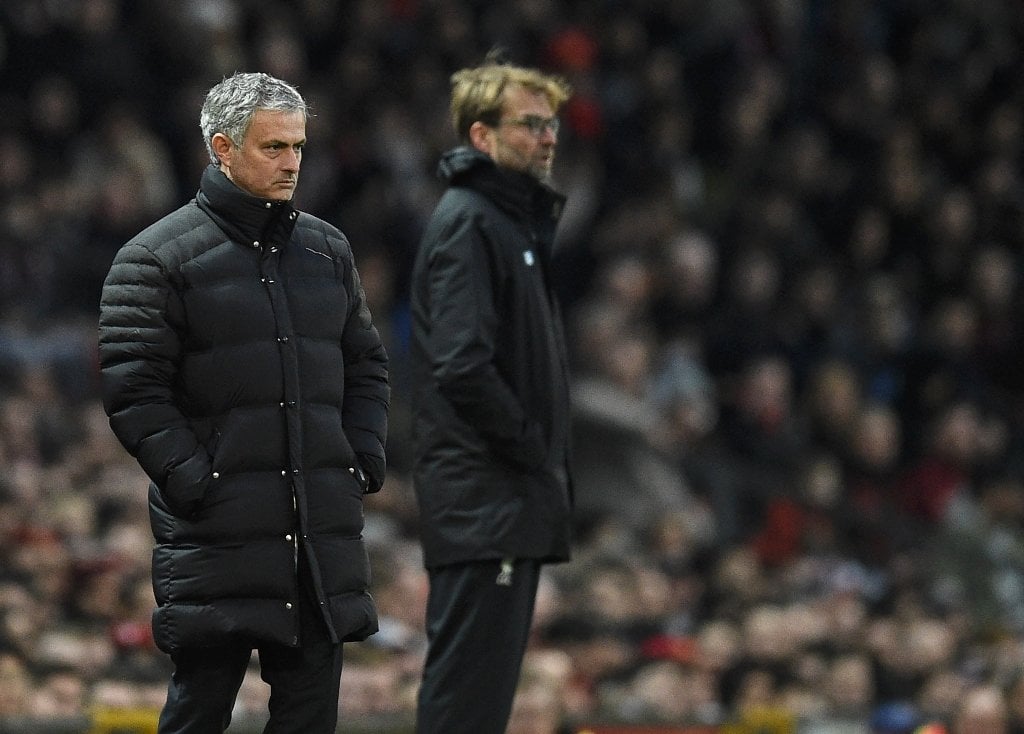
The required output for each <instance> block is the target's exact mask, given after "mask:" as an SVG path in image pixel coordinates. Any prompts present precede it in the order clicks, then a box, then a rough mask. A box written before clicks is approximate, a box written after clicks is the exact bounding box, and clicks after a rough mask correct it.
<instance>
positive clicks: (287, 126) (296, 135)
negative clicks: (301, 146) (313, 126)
mask: <svg viewBox="0 0 1024 734" xmlns="http://www.w3.org/2000/svg"><path fill="white" fill-rule="evenodd" d="M246 137H247V138H251V139H252V140H254V141H258V140H279V141H281V142H284V143H300V142H302V141H303V140H305V139H306V116H305V115H304V114H303V113H302V112H300V111H297V110H296V111H284V110H256V111H255V112H254V113H253V115H252V120H250V121H249V129H248V130H247V131H246Z"/></svg>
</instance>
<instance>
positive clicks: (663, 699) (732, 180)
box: [0, 0, 1024, 734]
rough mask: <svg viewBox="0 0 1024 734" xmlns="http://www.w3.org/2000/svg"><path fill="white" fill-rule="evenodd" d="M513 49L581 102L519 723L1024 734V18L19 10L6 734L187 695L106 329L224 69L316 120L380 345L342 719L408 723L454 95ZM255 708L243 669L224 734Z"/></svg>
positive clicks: (319, 154) (364, 6)
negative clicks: (573, 465) (493, 52)
mask: <svg viewBox="0 0 1024 734" xmlns="http://www.w3.org/2000/svg"><path fill="white" fill-rule="evenodd" d="M494 45H502V46H504V47H505V48H506V49H507V51H508V52H509V55H510V56H511V58H512V59H514V60H515V61H517V62H520V63H524V64H528V65H536V66H540V67H543V68H545V69H547V70H551V71H556V72H558V73H561V74H564V75H565V76H566V77H567V78H568V79H569V80H570V81H571V82H572V84H573V85H574V87H575V89H576V95H575V97H574V99H573V100H572V102H571V104H570V105H569V106H568V108H567V109H566V110H565V114H564V122H565V124H564V126H563V131H564V132H563V133H562V135H561V141H560V149H559V159H558V161H557V162H556V183H557V186H558V187H559V188H560V189H561V190H563V191H565V192H566V193H567V194H568V195H569V196H570V206H569V208H568V209H567V212H566V217H565V220H564V221H563V226H562V230H561V234H560V242H559V252H558V260H557V267H556V277H557V281H558V288H559V293H560V295H561V297H562V298H563V300H564V303H565V306H566V313H567V314H568V319H569V321H568V327H569V331H570V335H571V336H570V338H571V347H572V351H573V355H572V356H573V362H574V365H573V367H574V375H575V395H574V399H575V402H576V409H577V418H578V420H577V428H576V437H575V448H576V459H577V462H578V464H579V467H580V480H581V481H580V483H579V486H578V488H577V495H578V497H579V504H580V508H579V515H578V540H577V552H576V557H575V559H574V561H573V562H572V563H570V564H567V565H565V566H561V567H558V568H555V569H551V573H550V574H548V576H547V577H546V578H545V581H544V584H543V586H542V593H541V597H540V604H539V608H538V616H537V625H536V627H537V629H536V636H535V640H534V642H533V643H532V644H531V649H530V651H529V653H528V656H527V660H526V666H525V670H524V680H523V686H522V691H521V695H520V697H519V699H518V701H517V709H516V715H515V717H514V721H513V730H510V731H515V732H517V733H518V734H523V733H524V732H526V733H529V734H549V733H551V732H556V731H570V730H571V731H575V730H577V729H582V728H583V727H584V725H588V724H593V725H595V726H596V724H597V723H600V722H605V723H607V722H621V723H623V724H635V725H641V724H647V725H654V724H661V725H666V726H668V725H671V726H675V727H679V726H682V725H683V724H686V725H688V726H694V727H698V726H705V727H708V728H709V730H710V728H711V727H715V729H714V730H721V731H723V732H724V731H742V730H747V731H752V730H755V729H756V728H757V727H758V726H762V727H770V728H772V730H775V731H780V732H781V731H797V730H799V731H800V732H807V733H809V734H811V733H813V734H824V733H825V732H828V733H829V734H837V733H839V732H854V733H860V732H868V731H878V732H901V731H910V730H911V728H913V727H916V726H919V725H922V724H925V723H927V722H941V723H946V724H950V725H952V722H953V721H954V719H955V718H956V717H957V716H958V715H960V710H961V709H963V708H965V706H966V707H968V708H971V707H973V708H977V709H985V708H986V707H987V708H991V707H993V706H996V707H1005V709H1006V717H1007V728H1006V731H1009V732H1021V731H1024V685H1022V684H1021V683H1020V682H1019V681H1020V679H1021V676H1020V671H1021V669H1022V666H1024V644H1022V635H1024V543H1022V537H1021V523H1022V520H1024V492H1022V469H1024V463H1022V457H1024V454H1022V440H1024V433H1022V423H1021V417H1022V407H1024V402H1022V397H1024V392H1022V389H1024V381H1022V371H1021V369H1020V364H1021V353H1022V348H1021V344H1022V343H1021V326H1022V324H1021V317H1020V315H1019V314H1020V313H1021V311H1020V305H1021V304H1020V302H1021V295H1022V291H1021V284H1020V278H1021V258H1022V255H1024V250H1022V246H1024V229H1022V222H1024V219H1022V206H1024V188H1022V178H1021V163H1022V160H1021V154H1022V146H1024V117H1022V102H1024V76H1022V74H1021V70H1022V68H1024V5H1022V4H1021V3H1020V2H1018V1H1017V0H992V1H991V2H983V3H976V2H969V1H968V0H875V1H872V0H649V1H647V2H643V1H641V0H577V1H575V2H574V1H571V0H565V1H562V2H547V1H545V0H515V1H512V2H498V3H494V2H484V1H482V0H481V1H472V0H464V1H458V0H359V1H352V2H343V1H342V2H331V1H329V0H293V1H285V0H258V1H257V0H149V1H147V2H144V3H136V2H129V1H128V0H124V1H118V0H61V1H60V2H57V1H54V0H4V2H3V4H2V6H0V731H4V732H6V731H23V732H31V731H38V732H49V733H53V732H57V731H69V732H83V731H92V732H95V734H100V732H113V731H138V732H142V731H145V730H146V728H145V727H147V726H149V725H150V724H149V723H148V722H151V720H152V714H151V713H149V712H150V711H151V709H152V708H153V707H155V706H158V705H159V703H160V702H161V701H162V695H163V680H164V676H165V675H166V673H167V669H166V662H165V660H164V659H163V657H162V656H160V655H159V654H158V653H156V652H155V651H154V650H153V649H152V644H151V641H150V638H149V633H148V618H149V607H150V605H151V591H150V589H149V575H148V572H149V568H148V563H149V546H150V538H149V531H148V526H147V524H146V517H145V507H144V504H143V501H144V486H145V479H144V477H142V476H141V474H140V472H139V470H138V469H137V468H136V467H135V466H134V464H133V462H132V461H131V460H129V459H128V458H127V457H126V456H125V455H124V454H123V452H121V450H120V449H119V447H118V446H117V445H116V443H115V442H114V441H113V438H112V436H111V435H110V433H109V430H108V428H107V426H106V421H105V418H104V417H103V415H102V410H101V408H100V406H99V404H98V400H97V382H96V368H95V344H94V342H95V318H96V306H97V301H98V292H99V286H100V283H101V281H102V278H103V275H104V274H105V272H106V269H107V267H108V265H109V262H110V260H111V258H112V256H113V253H114V252H115V250H116V248H117V247H118V246H119V245H120V244H121V243H123V242H124V241H125V240H126V239H127V238H128V237H130V236H131V235H132V234H134V233H135V232H137V231H138V230H139V229H141V228H142V227H143V226H145V225H146V224H148V223H149V222H151V221H152V220H154V219H156V218H157V217H159V216H161V215H162V214H164V213H166V212H167V211H169V210H171V209H172V208H174V207H176V206H178V205H179V204H180V203H182V202H184V201H185V200H187V199H188V198H189V197H191V196H192V195H193V193H194V191H195V188H196V186H197V181H198V176H199V172H200V170H201V168H202V166H203V165H205V152H204V148H203V144H202V141H201V139H200V135H199V130H198V124H197V116H198V109H199V106H200V104H201V100H202V96H203V94H204V93H205V91H206V90H207V89H208V88H209V87H210V86H211V85H212V84H213V83H215V82H217V81H218V80H219V79H220V78H222V77H223V76H224V75H227V74H230V73H232V72H233V71H236V70H263V71H266V72H268V73H271V74H274V75H277V76H280V77H282V78H284V79H287V80H289V81H291V82H293V83H295V84H296V85H297V86H298V87H299V88H300V90H301V91H302V92H303V94H304V95H305V96H306V98H307V99H308V100H309V101H310V102H311V104H312V106H313V108H314V113H315V116H314V117H313V118H312V119H311V120H310V124H309V128H308V132H309V140H310V142H309V145H308V147H307V149H306V151H307V155H306V160H305V161H304V164H303V171H302V180H301V183H300V186H299V194H298V204H299V206H300V207H301V208H303V209H305V210H307V211H310V212H312V213H314V214H316V215H318V216H321V217H323V218H325V219H327V220H329V221H331V222H333V223H335V224H337V225H338V226H339V227H341V228H342V229H343V230H344V231H345V232H346V233H347V234H348V235H349V237H350V239H351V241H352V243H353V247H354V249H355V251H356V256H357V258H358V261H359V263H360V269H361V271H362V275H363V280H364V283H365V285H366V289H367V291H368V294H369V296H370V297H371V299H372V300H373V306H374V313H375V318H376V320H377V322H378V324H379V325H380V327H381V329H382V331H383V333H384V334H385V337H386V339H387V341H388V346H389V350H390V353H391V355H392V359H393V369H394V384H395V404H394V409H393V414H392V426H393V428H392V437H391V441H390V443H391V446H390V447H389V451H390V459H391V469H390V473H389V477H388V482H387V485H386V487H385V490H384V491H383V492H382V493H381V494H380V495H379V496H377V497H374V498H373V499H372V500H371V502H370V504H369V506H368V512H367V521H368V522H367V537H368V538H369V540H370V541H371V548H372V554H373V558H372V561H373V564H374V571H375V579H376V580H375V584H374V592H375V595H376V597H377V598H378V601H379V603H380V606H381V610H382V613H383V626H382V631H381V633H380V634H378V635H377V636H375V637H374V638H373V639H372V640H370V641H369V642H367V643H361V644H359V645H352V646H349V648H348V649H347V655H346V666H345V673H344V677H343V694H342V703H341V705H342V711H343V715H342V718H343V721H344V722H345V726H346V727H348V728H346V729H344V731H375V732H384V731H388V730H390V728H394V730H396V731H402V730H403V727H405V728H407V722H408V720H409V714H410V711H411V709H412V702H413V698H414V695H415V685H416V676H417V672H418V665H419V664H420V661H421V658H420V656H421V654H422V649H423V644H422V621H421V616H422V604H423V598H424V594H425V587H424V580H423V574H422V572H421V570H420V566H419V558H418V550H417V547H416V523H417V518H416V512H415V508H414V505H413V502H412V495H411V488H410V487H409V485H408V469H409V445H408V405H407V402H406V400H407V395H408V389H407V387H408V386H407V384H406V382H405V379H406V373H405V368H404V359H405V339H406V334H407V318H406V295H405V294H406V292H407V288H408V275H409V268H410V263H411V260H412V255H413V253H414V250H415V247H416V243H417V239H418V236H419V233H420V230H421V227H422V224H423V222H424V219H425V217H426V216H427V215H428V214H429V212H430V209H431V207H432V205H433V203H434V202H435V201H436V199H437V196H438V194H439V188H438V184H437V181H436V179H435V178H434V175H433V168H434V165H435V162H436V159H437V157H438V154H439V153H440V152H441V151H442V150H444V149H445V148H447V147H449V146H450V145H451V144H452V143H453V140H452V136H451V133H450V130H449V126H448V124H447V118H446V101H447V91H448V88H447V78H448V75H449V74H450V73H451V72H452V71H454V70H455V69H457V68H460V67H461V66H464V65H468V64H472V63H475V62H477V61H479V60H480V59H481V58H482V56H483V55H484V53H485V52H486V51H487V50H488V49H489V48H490V47H492V46H494ZM264 697H265V691H264V690H263V688H262V684H261V683H260V682H259V680H258V676H256V675H255V674H254V675H253V676H252V677H251V679H250V680H247V682H246V685H245V687H244V689H243V692H242V695H241V696H240V699H239V704H238V711H237V713H238V718H237V724H236V726H234V727H233V729H232V731H237V732H241V733H244V732H245V731H248V730H250V729H248V728H247V727H248V726H250V725H249V724H247V723H246V722H247V721H248V720H249V719H250V718H251V717H252V716H256V717H258V715H259V713H260V712H261V710H262V707H263V704H264V700H265V699H264ZM968 702H970V705H969V706H968V705H967V703H968ZM136 715H139V716H142V717H143V721H142V722H141V723H139V722H138V721H136V722H135V723H133V719H132V717H134V716H136ZM147 717H148V718H147ZM757 722H760V724H758V723H757ZM251 726H252V727H255V725H251ZM993 726H994V725H993ZM132 727H135V728H132ZM251 730H252V731H256V730H258V729H257V728H251ZM695 730H700V729H695ZM595 731H596V729H595ZM621 731H625V729H621ZM979 731H985V732H993V733H995V732H998V731H1002V730H1001V729H997V728H992V727H991V726H989V728H982V729H979Z"/></svg>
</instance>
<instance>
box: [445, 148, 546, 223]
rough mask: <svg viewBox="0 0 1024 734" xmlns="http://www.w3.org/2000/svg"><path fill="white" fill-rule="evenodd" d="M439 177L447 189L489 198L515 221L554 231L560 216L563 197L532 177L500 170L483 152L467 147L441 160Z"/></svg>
mask: <svg viewBox="0 0 1024 734" xmlns="http://www.w3.org/2000/svg"><path fill="white" fill-rule="evenodd" d="M437 173H438V176H439V177H440V178H441V179H442V180H443V181H445V182H447V183H448V185H449V186H466V187H468V188H471V189H475V190H477V191H479V192H480V193H482V194H484V195H485V196H486V197H487V198H489V199H491V200H492V201H493V202H494V203H495V204H496V205H497V206H498V207H499V208H501V209H502V210H504V211H505V212H507V213H508V214H509V215H511V216H513V217H515V218H516V219H520V220H524V221H528V222H536V223H541V224H546V225H549V226H550V227H551V229H552V230H553V228H554V224H556V223H557V222H558V219H559V218H560V217H561V216H562V209H563V208H564V206H565V197H564V196H562V195H561V194H560V193H558V192H557V191H554V190H553V189H551V188H550V187H548V186H546V185H544V184H543V183H541V182H540V181H538V180H537V179H536V178H534V177H533V176H530V175H529V174H527V173H522V172H519V171H513V170H510V169H507V168H501V167H499V166H497V165H495V164H494V161H493V160H492V159H491V157H490V156H488V155H487V154H486V153H483V152H481V151H479V150H477V149H476V148H472V147H469V146H460V147H458V148H454V149H452V150H450V151H448V152H447V153H445V154H444V155H443V156H442V157H441V162H440V164H439V165H438V169H437Z"/></svg>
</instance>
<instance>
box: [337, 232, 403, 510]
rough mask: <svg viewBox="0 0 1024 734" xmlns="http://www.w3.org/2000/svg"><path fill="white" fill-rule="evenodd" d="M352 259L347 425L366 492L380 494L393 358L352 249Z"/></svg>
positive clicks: (345, 346) (346, 334) (346, 337)
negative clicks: (389, 376) (363, 473)
mask: <svg viewBox="0 0 1024 734" xmlns="http://www.w3.org/2000/svg"><path fill="white" fill-rule="evenodd" d="M348 256H349V263H350V265H351V267H349V268H348V269H347V279H348V282H347V283H346V284H345V285H346V288H347V290H348V292H349V294H350V298H349V313H348V320H347V321H346V323H345V329H344V331H343V332H342V345H341V348H342V354H344V355H345V402H344V405H343V408H342V423H343V426H344V430H345V435H346V436H347V437H348V440H349V443H350V444H352V448H353V450H354V451H355V452H356V456H357V457H358V459H359V464H360V467H361V468H362V469H363V471H364V472H365V473H366V474H367V478H368V486H367V488H366V491H367V492H376V491H378V490H379V489H380V488H381V486H382V485H383V484H384V474H385V468H386V460H385V451H384V449H385V445H386V443H387V433H388V405H389V404H390V400H391V387H390V384H389V382H388V355H387V352H386V350H385V349H384V344H383V342H382V341H381V338H380V334H379V333H378V331H377V327H375V326H374V325H373V318H372V316H371V314H370V308H369V306H368V305H367V302H366V293H365V292H364V291H363V286H362V283H361V282H360V279H359V272H358V271H357V270H356V267H355V261H354V259H353V258H352V255H351V248H349V251H348Z"/></svg>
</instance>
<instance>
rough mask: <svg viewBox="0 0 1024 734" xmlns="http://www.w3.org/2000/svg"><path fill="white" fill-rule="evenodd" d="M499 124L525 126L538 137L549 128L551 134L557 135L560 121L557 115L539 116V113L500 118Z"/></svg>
mask: <svg viewBox="0 0 1024 734" xmlns="http://www.w3.org/2000/svg"><path fill="white" fill-rule="evenodd" d="M500 125H515V126H516V127H524V128H526V129H527V130H528V131H529V132H530V134H531V135H533V136H534V137H535V138H539V137H540V136H541V135H543V134H544V133H545V132H546V131H548V130H550V131H551V134H552V135H554V136H556V137H557V136H558V131H559V129H560V128H561V127H562V121H561V120H559V119H558V118H557V117H541V116H540V115H524V116H523V117H515V118H513V119H511V120H501V121H500V122H499V126H500Z"/></svg>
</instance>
